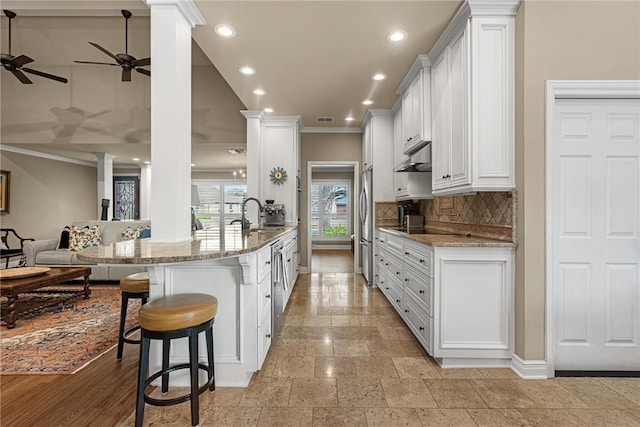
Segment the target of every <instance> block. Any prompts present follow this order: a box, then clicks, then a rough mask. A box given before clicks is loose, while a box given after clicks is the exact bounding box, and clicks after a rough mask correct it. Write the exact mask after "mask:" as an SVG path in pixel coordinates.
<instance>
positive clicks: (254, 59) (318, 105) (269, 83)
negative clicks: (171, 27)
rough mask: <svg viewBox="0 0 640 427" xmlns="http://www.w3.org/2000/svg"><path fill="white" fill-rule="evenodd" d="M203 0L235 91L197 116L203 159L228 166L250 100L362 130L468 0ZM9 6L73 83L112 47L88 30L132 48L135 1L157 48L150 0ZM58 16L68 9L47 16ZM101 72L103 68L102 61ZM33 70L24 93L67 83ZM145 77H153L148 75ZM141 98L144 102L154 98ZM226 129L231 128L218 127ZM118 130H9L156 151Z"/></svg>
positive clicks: (43, 55) (209, 44) (129, 152)
mask: <svg viewBox="0 0 640 427" xmlns="http://www.w3.org/2000/svg"><path fill="white" fill-rule="evenodd" d="M195 3H196V5H197V6H198V8H199V9H200V11H201V12H202V15H203V16H204V18H205V20H206V22H207V24H206V25H203V26H198V27H196V28H194V30H193V39H194V40H195V42H196V43H197V45H198V46H199V47H200V49H202V51H203V52H204V54H205V55H206V56H207V57H208V58H209V60H210V61H211V63H212V64H213V65H214V66H215V68H217V71H219V74H220V75H221V76H222V78H223V79H224V81H226V84H225V86H227V85H228V86H227V89H228V91H229V94H226V95H225V96H224V97H223V98H224V99H223V101H224V102H225V103H226V104H225V105H219V106H217V107H216V108H213V109H211V111H209V112H208V114H209V115H208V116H207V117H205V118H204V119H203V122H202V123H203V125H202V126H196V124H195V123H194V128H196V127H200V128H201V129H200V132H199V135H200V137H195V136H194V139H193V144H192V153H193V157H194V158H197V159H198V160H197V161H196V163H197V168H198V169H224V168H236V167H237V165H238V164H239V163H238V162H239V160H237V159H238V157H241V156H235V157H234V158H229V156H225V155H224V152H226V149H227V148H232V147H240V146H241V145H242V144H243V143H244V142H245V141H240V140H238V138H239V136H240V137H241V136H243V135H244V129H242V121H239V122H236V121H234V122H233V123H232V124H229V121H230V120H232V121H233V120H234V119H230V118H229V117H231V118H233V117H235V115H236V114H237V112H238V110H240V109H243V108H247V109H255V110H258V109H263V108H265V107H271V108H273V109H274V110H275V113H273V114H275V115H302V120H303V125H304V127H305V128H314V127H334V128H339V129H336V130H340V129H344V128H345V127H349V128H352V129H351V130H355V131H357V130H358V129H359V127H360V125H361V120H362V118H363V117H364V113H365V111H366V109H367V108H391V107H392V106H393V104H394V102H395V101H396V99H397V95H396V94H395V91H396V89H397V88H398V85H399V84H400V82H401V81H402V79H403V77H404V75H405V73H406V72H407V70H408V69H409V67H410V66H411V64H412V62H413V61H414V60H415V58H416V56H417V55H418V54H420V53H427V52H428V51H429V50H430V49H431V47H432V46H433V44H434V43H435V41H436V40H437V38H438V36H439V34H440V33H441V32H442V31H443V30H444V28H445V26H446V25H447V23H448V22H449V20H450V19H451V17H452V16H453V15H454V13H455V10H456V9H457V8H458V6H459V4H460V3H461V1H460V0H450V1H363V0H359V1H212V0H195ZM2 7H3V8H6V9H11V10H14V11H15V12H16V13H18V19H16V20H15V21H14V25H13V32H14V34H13V39H14V40H13V46H14V49H13V54H14V55H15V54H20V53H26V54H28V55H29V56H31V57H32V58H34V59H36V62H34V63H33V64H30V65H33V66H32V68H36V69H41V70H43V71H47V72H52V73H54V74H56V72H55V71H56V70H61V69H64V67H68V68H67V69H69V67H70V68H71V71H72V73H71V74H72V76H71V78H70V82H69V85H73V84H74V79H73V77H74V76H76V75H78V74H79V73H82V72H86V71H84V70H86V67H91V66H79V65H77V64H74V65H73V66H71V64H72V61H73V60H74V59H83V60H93V61H103V60H105V59H108V57H106V56H105V57H102V56H101V55H102V54H101V53H100V52H99V51H97V50H95V49H94V48H92V47H91V46H89V45H88V44H87V41H95V42H97V43H99V44H101V45H102V46H104V47H107V48H108V49H112V51H114V50H115V51H116V52H114V53H117V52H121V51H122V50H123V49H122V48H123V46H124V41H123V32H124V28H123V27H124V20H123V18H122V16H121V15H120V9H123V8H124V9H129V10H131V11H132V12H133V14H134V18H133V19H132V20H131V24H130V25H131V27H130V41H129V52H130V53H132V54H134V56H136V57H138V58H142V57H145V56H146V55H148V52H149V40H148V34H149V19H148V18H145V17H144V16H145V15H146V16H148V15H149V11H148V9H147V6H146V5H145V4H144V3H143V2H142V1H138V0H128V1H113V0H112V1H104V0H70V1H55V0H50V1H44V0H4V1H3V4H2ZM37 16H38V17H40V18H38V17H37ZM49 16H58V17H59V18H42V17H49ZM69 16H74V17H73V18H69ZM219 23H225V24H230V25H232V26H233V27H235V29H236V31H237V35H236V37H234V38H231V39H222V38H220V37H218V36H216V35H215V34H214V33H213V31H212V29H213V27H214V26H215V25H216V24H219ZM6 24H7V19H6V18H4V16H3V18H2V37H1V38H2V51H3V52H6V46H7V45H6V41H5V40H6ZM395 29H402V30H404V31H406V32H407V33H408V38H407V39H406V40H405V41H404V42H401V43H398V44H392V43H389V42H388V41H387V40H386V36H387V34H388V33H389V32H390V31H392V30H395ZM17 47H20V48H21V49H20V50H22V51H19V50H18V49H17ZM206 63H207V59H206V57H204V56H201V55H200V53H199V49H194V64H206ZM243 65H250V66H252V67H254V68H255V69H256V71H257V73H256V74H255V75H253V76H245V75H242V74H240V73H239V72H238V69H239V68H240V67H241V66H243ZM79 67H82V68H79ZM95 67H97V68H102V67H100V66H95ZM104 68H110V67H106V66H105V67H104ZM106 71H111V70H106ZM106 71H105V72H106ZM95 72H96V73H98V71H97V70H96V71H95ZM100 72H103V71H102V70H101V71H100ZM376 72H383V73H385V74H386V75H387V76H388V78H387V79H386V80H384V81H381V82H374V81H372V80H371V78H370V77H371V75H372V74H374V73H376ZM7 75H8V76H9V77H11V78H13V76H11V75H10V74H9V73H8V72H6V71H2V83H3V91H2V92H3V97H2V104H3V105H2V108H3V116H6V117H9V113H7V111H8V110H7V109H8V108H9V107H8V106H7V103H9V106H10V105H11V103H12V102H14V101H13V100H7V99H6V98H5V95H4V93H5V92H9V91H5V90H4V88H5V87H9V85H11V84H12V83H9V82H8V79H7V78H6V76H7ZM212 75H213V77H211V78H212V79H216V78H217V79H219V80H221V79H220V77H219V76H218V75H217V72H216V71H215V69H214V71H213V72H212ZM144 78H146V77H145V76H142V75H139V74H137V73H134V76H133V79H134V80H138V83H137V84H141V83H139V82H140V81H144ZM141 79H142V80H141ZM33 80H34V85H33V88H29V89H27V88H23V87H15V88H13V89H14V90H12V91H10V92H11V93H13V94H14V97H15V94H16V91H26V90H34V89H36V88H37V90H40V91H56V90H59V89H55V86H54V85H60V84H59V83H55V82H48V81H44V80H43V79H39V78H37V77H34V78H33ZM223 83H224V82H223ZM144 84H146V85H148V82H145V83H144ZM122 85H125V83H122ZM13 86H16V84H15V83H13ZM20 86H25V85H20ZM258 87H260V88H262V89H264V90H265V91H266V92H267V93H266V95H263V96H261V97H259V96H256V95H254V94H253V93H252V91H253V89H255V88H258ZM143 92H144V90H143ZM221 92H224V90H221ZM18 94H19V92H18ZM365 98H370V99H372V100H373V101H374V104H373V105H372V106H370V107H366V106H364V105H362V104H361V101H362V100H364V99H365ZM221 102H222V101H221ZM22 106H23V107H24V105H22ZM73 107H75V105H73V103H71V105H67V106H66V108H67V109H68V110H69V108H73ZM50 108H51V107H49V109H50ZM195 108H196V107H195V106H194V109H195ZM138 109H144V105H140V106H138ZM225 109H226V110H229V112H228V114H229V117H227V116H226V114H224V111H226V110H225ZM84 110H87V108H84V107H83V110H82V111H83V112H82V114H85V116H86V114H90V113H91V112H93V113H98V112H100V111H101V110H100V109H98V110H96V108H95V106H94V108H93V109H89V110H88V111H89V112H88V113H87V112H85V111H84ZM221 112H222V113H221ZM237 115H238V116H239V114H237ZM347 115H352V116H353V117H354V118H355V119H356V120H355V121H353V122H351V123H348V122H346V121H345V120H344V118H345V117H346V116H347ZM317 116H322V117H334V122H333V123H318V122H316V117H317ZM54 118H55V117H54ZM194 120H196V118H195V117H194ZM14 124H15V123H14ZM205 124H206V125H205ZM207 126H208V127H209V128H207ZM147 127H148V123H147ZM2 128H3V129H2V131H3V145H4V144H6V143H7V142H6V141H7V139H6V137H7V134H6V132H5V131H6V126H5V120H4V119H3V120H2ZM223 128H224V129H223ZM220 129H223V130H224V131H223V132H218V131H219V130H220ZM193 130H194V132H195V131H196V129H193ZM112 133H113V132H112ZM205 134H206V135H207V138H205V139H204V140H203V138H202V135H205ZM214 134H215V136H210V135H214ZM118 138H120V135H118V134H115V136H113V135H112V138H111V139H110V140H106V139H105V140H101V139H100V138H96V139H95V140H92V141H91V144H90V146H89V147H84V149H83V150H80V152H79V153H78V154H74V152H75V151H77V150H76V148H78V144H77V143H78V142H79V141H72V142H75V143H76V144H70V143H69V141H58V139H59V138H52V140H53V142H51V141H48V140H47V141H38V143H35V142H34V140H31V141H28V142H27V141H21V140H20V139H19V138H18V139H16V138H13V139H11V138H10V139H9V140H10V145H13V146H19V147H23V148H29V149H34V150H41V151H45V150H46V151H47V152H50V153H57V152H59V153H60V154H61V155H65V156H67V157H73V158H81V159H85V160H86V159H91V155H90V153H91V151H88V150H92V151H104V152H110V153H112V154H116V155H118V156H119V157H118V158H116V159H115V160H114V163H115V164H131V163H132V161H131V157H134V156H135V157H140V158H145V155H146V156H147V157H148V154H147V153H149V152H150V146H149V141H148V139H149V137H148V136H147V137H146V140H145V139H144V138H142V139H141V140H139V141H136V142H137V143H135V144H132V143H127V142H126V141H125V140H124V138H120V140H118ZM129 142H130V141H129ZM240 161H242V160H240Z"/></svg>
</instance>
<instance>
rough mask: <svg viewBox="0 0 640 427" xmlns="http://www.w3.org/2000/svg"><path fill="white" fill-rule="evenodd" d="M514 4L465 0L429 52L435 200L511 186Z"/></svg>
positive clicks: (513, 152)
mask: <svg viewBox="0 0 640 427" xmlns="http://www.w3.org/2000/svg"><path fill="white" fill-rule="evenodd" d="M518 5H519V1H515V0H505V1H500V2H497V1H494V2H486V1H485V2H480V1H476V0H467V2H465V3H464V4H463V5H462V6H461V8H460V9H459V10H458V12H457V13H456V15H455V16H454V18H453V19H452V20H451V22H450V23H449V25H448V26H447V28H446V29H445V31H444V32H443V33H442V35H441V36H440V38H439V39H438V41H437V42H436V44H435V45H434V47H433V49H432V50H431V52H430V53H429V59H431V64H432V80H431V87H432V94H433V98H432V106H433V109H432V112H431V114H432V117H431V124H432V129H433V135H432V136H433V138H432V139H433V141H432V153H433V193H434V194H436V195H442V194H460V193H469V192H475V191H509V190H513V189H514V188H515V169H514V165H515V130H514V127H515V126H514V116H515V114H514V108H515V104H514V38H515V30H514V27H515V14H516V12H517V9H518Z"/></svg>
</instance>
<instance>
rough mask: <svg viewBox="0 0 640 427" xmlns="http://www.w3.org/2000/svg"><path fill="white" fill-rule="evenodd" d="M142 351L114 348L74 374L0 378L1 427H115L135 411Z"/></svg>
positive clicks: (135, 348)
mask: <svg viewBox="0 0 640 427" xmlns="http://www.w3.org/2000/svg"><path fill="white" fill-rule="evenodd" d="M137 363H138V347H136V346H132V345H127V346H125V351H124V355H123V358H122V360H121V361H117V360H116V349H115V348H113V349H111V350H109V351H108V352H107V353H105V354H103V355H102V356H101V357H100V358H98V359H96V360H95V361H94V362H93V363H91V364H90V365H89V366H87V367H86V368H84V369H82V370H80V371H79V372H78V373H76V374H74V375H3V376H2V377H0V405H1V409H2V410H1V412H0V414H1V415H0V425H3V426H44V425H47V426H82V425H84V426H87V425H91V426H116V425H119V424H121V423H122V422H123V421H124V420H125V419H126V418H127V417H128V416H129V415H130V414H131V412H132V411H133V409H134V407H135V384H136V375H137V367H138V365H137Z"/></svg>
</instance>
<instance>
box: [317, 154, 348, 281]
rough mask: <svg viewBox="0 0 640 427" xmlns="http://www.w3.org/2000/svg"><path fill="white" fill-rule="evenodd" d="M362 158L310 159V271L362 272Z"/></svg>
mask: <svg viewBox="0 0 640 427" xmlns="http://www.w3.org/2000/svg"><path fill="white" fill-rule="evenodd" d="M358 168H359V162H355V161H317V162H313V161H310V162H307V221H306V224H307V254H308V258H307V262H308V271H309V272H310V273H330V272H331V273H354V272H355V273H358V272H359V271H360V267H359V260H360V251H359V248H358V245H354V244H353V242H355V241H358V238H359V233H360V230H359V222H358V221H357V218H358V215H359V214H358V206H357V203H356V200H357V195H358V194H359V188H360V185H359V179H360V176H359V175H358V173H357V172H358V170H359V169H358Z"/></svg>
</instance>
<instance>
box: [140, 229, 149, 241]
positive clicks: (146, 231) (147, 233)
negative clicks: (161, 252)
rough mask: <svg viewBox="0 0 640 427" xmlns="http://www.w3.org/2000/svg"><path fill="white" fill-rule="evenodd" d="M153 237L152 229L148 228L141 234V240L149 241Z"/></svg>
mask: <svg viewBox="0 0 640 427" xmlns="http://www.w3.org/2000/svg"><path fill="white" fill-rule="evenodd" d="M149 237H151V227H147V228H145V229H144V230H142V232H141V233H140V238H141V239H147V238H149Z"/></svg>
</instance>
